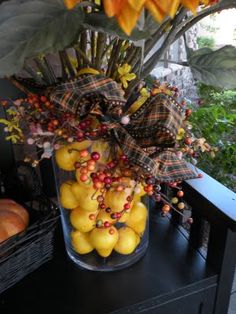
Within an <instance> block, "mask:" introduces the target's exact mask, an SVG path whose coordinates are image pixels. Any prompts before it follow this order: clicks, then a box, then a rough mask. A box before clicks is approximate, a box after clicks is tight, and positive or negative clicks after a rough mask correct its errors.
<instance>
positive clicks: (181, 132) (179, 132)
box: [176, 128, 185, 141]
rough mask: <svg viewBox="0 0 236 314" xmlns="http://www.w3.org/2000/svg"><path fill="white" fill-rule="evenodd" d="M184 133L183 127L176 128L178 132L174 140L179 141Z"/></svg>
mask: <svg viewBox="0 0 236 314" xmlns="http://www.w3.org/2000/svg"><path fill="white" fill-rule="evenodd" d="M184 135H185V130H184V129H183V128H180V129H179V130H178V134H177V136H176V140H177V141H181V140H182V139H183V138H184Z"/></svg>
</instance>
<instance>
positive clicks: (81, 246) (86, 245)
mask: <svg viewBox="0 0 236 314" xmlns="http://www.w3.org/2000/svg"><path fill="white" fill-rule="evenodd" d="M71 244H72V246H73V249H74V250H75V251H76V252H77V253H79V254H87V253H90V252H92V250H93V247H92V245H91V243H90V236H89V233H83V232H80V231H78V230H76V231H72V232H71Z"/></svg>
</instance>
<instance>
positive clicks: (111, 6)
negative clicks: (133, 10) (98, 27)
mask: <svg viewBox="0 0 236 314" xmlns="http://www.w3.org/2000/svg"><path fill="white" fill-rule="evenodd" d="M126 1H127V0H103V5H104V10H105V13H106V15H107V16H108V17H112V16H115V15H118V14H119V13H120V11H121V10H122V8H123V6H124V4H125V2H126Z"/></svg>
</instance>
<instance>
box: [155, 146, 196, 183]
mask: <svg viewBox="0 0 236 314" xmlns="http://www.w3.org/2000/svg"><path fill="white" fill-rule="evenodd" d="M154 160H155V161H156V162H157V163H158V165H159V167H158V172H157V173H156V178H157V179H159V180H160V181H163V182H168V181H179V180H188V179H193V178H196V177H197V176H196V174H195V173H194V172H193V171H192V170H191V169H190V168H188V166H187V164H186V162H184V161H183V160H181V159H179V158H178V157H177V156H176V154H175V153H174V152H173V151H171V150H163V151H160V152H159V154H158V155H157V156H156V157H155V158H154Z"/></svg>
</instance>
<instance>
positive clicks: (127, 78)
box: [124, 73, 136, 81]
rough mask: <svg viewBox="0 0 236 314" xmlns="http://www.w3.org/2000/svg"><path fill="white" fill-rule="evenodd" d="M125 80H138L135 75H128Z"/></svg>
mask: <svg viewBox="0 0 236 314" xmlns="http://www.w3.org/2000/svg"><path fill="white" fill-rule="evenodd" d="M124 78H125V79H126V81H132V80H134V79H135V78H136V74H135V73H127V74H125V75H124Z"/></svg>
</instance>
